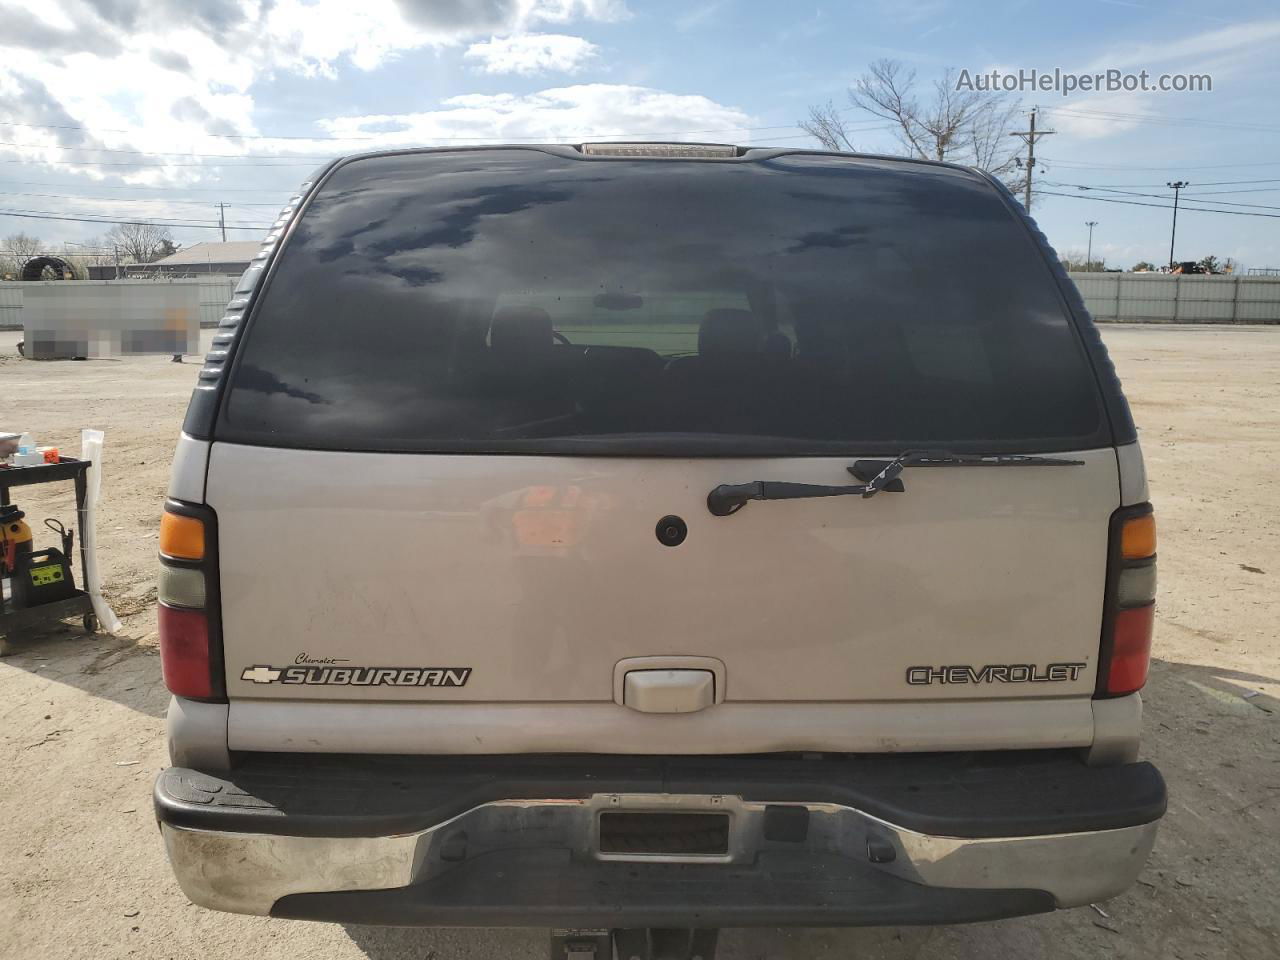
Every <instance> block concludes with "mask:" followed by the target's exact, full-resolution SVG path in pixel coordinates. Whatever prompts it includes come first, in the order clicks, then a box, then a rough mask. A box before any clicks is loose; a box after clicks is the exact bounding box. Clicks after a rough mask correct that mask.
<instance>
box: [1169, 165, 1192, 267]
mask: <svg viewBox="0 0 1280 960" xmlns="http://www.w3.org/2000/svg"><path fill="white" fill-rule="evenodd" d="M1168 186H1170V187H1172V188H1173V229H1172V230H1170V231H1169V272H1170V273H1172V272H1173V241H1174V240H1175V239H1176V238H1177V236H1178V194H1179V193H1180V192H1181V191H1182V190H1184V189H1186V188H1187V187H1189V186H1191V182H1190V181H1188V180H1170V181H1169V182H1168Z"/></svg>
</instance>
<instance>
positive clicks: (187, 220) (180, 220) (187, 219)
mask: <svg viewBox="0 0 1280 960" xmlns="http://www.w3.org/2000/svg"><path fill="white" fill-rule="evenodd" d="M15 212H17V213H47V214H50V215H52V216H61V215H62V212H61V211H59V210H31V209H28V208H26V207H22V208H19V209H18V210H16V211H15ZM71 213H72V214H77V213H83V214H84V215H85V216H90V217H109V218H111V219H116V217H115V216H114V215H113V214H112V213H110V212H107V213H98V212H96V211H93V210H76V211H71ZM169 221H172V222H176V223H202V224H214V225H217V224H218V223H219V222H220V221H218V220H214V219H205V218H203V217H147V218H146V221H145V222H147V223H166V222H169ZM236 225H237V226H241V227H256V226H260V224H256V223H245V222H244V221H243V220H241V221H237V223H236ZM261 226H270V224H261Z"/></svg>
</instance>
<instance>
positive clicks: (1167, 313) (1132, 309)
mask: <svg viewBox="0 0 1280 960" xmlns="http://www.w3.org/2000/svg"><path fill="white" fill-rule="evenodd" d="M1070 276H1071V279H1072V280H1074V281H1075V284H1076V286H1077V287H1079V288H1080V294H1081V295H1082V296H1083V297H1084V302H1085V306H1087V307H1088V308H1089V312H1090V313H1092V314H1093V318H1094V319H1095V320H1098V321H1102V322H1111V323H1115V322H1119V323H1280V277H1223V276H1208V275H1197V274H1188V275H1187V276H1181V275H1175V276H1170V275H1168V274H1161V273H1073V274H1070Z"/></svg>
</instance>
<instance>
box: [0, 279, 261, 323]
mask: <svg viewBox="0 0 1280 960" xmlns="http://www.w3.org/2000/svg"><path fill="white" fill-rule="evenodd" d="M235 283H236V278H235V277H192V278H186V277H184V278H182V279H179V280H35V281H28V282H26V283H23V282H21V281H5V282H2V283H0V330H3V329H8V330H20V329H22V303H23V295H22V291H23V289H24V288H25V289H31V288H33V287H41V288H45V287H48V288H61V289H65V290H67V291H68V293H70V291H71V290H72V289H78V290H80V289H82V288H88V287H108V288H117V287H118V288H125V289H126V290H127V289H128V288H138V287H141V288H148V287H152V288H153V287H154V286H155V285H156V284H173V285H183V286H196V287H199V291H198V296H199V303H200V307H199V311H200V313H199V319H200V326H202V327H216V326H217V325H218V321H219V320H220V319H221V318H222V312H223V310H225V309H226V306H227V301H228V300H230V299H231V291H232V289H233V288H234V287H235ZM84 295H85V294H84V293H83V292H79V293H77V294H74V296H78V297H82V296H84ZM110 296H111V297H112V298H118V297H120V296H121V294H119V293H116V292H114V291H113V292H112V293H111V294H110ZM123 296H124V297H125V298H126V300H127V298H128V296H129V294H128V293H127V292H126V293H125V294H124V295H123ZM142 296H146V294H145V293H140V294H139V297H142Z"/></svg>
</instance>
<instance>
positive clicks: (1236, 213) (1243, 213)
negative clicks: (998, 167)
mask: <svg viewBox="0 0 1280 960" xmlns="http://www.w3.org/2000/svg"><path fill="white" fill-rule="evenodd" d="M1040 195H1041V196H1044V197H1069V198H1071V199H1072V200H1092V201H1093V202H1094V203H1122V204H1124V205H1126V206H1130V207H1157V208H1159V209H1160V210H1172V209H1173V204H1171V203H1145V202H1144V201H1142V200H1118V199H1116V198H1115V197H1090V196H1087V195H1086V194H1083V193H1055V192H1053V191H1052V190H1041V191H1040ZM1179 209H1180V210H1190V211H1192V212H1193V213H1225V214H1229V215H1231V216H1233V217H1270V218H1273V219H1280V213H1253V212H1251V211H1249V210H1211V209H1208V208H1206V207H1185V206H1184V207H1179Z"/></svg>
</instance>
